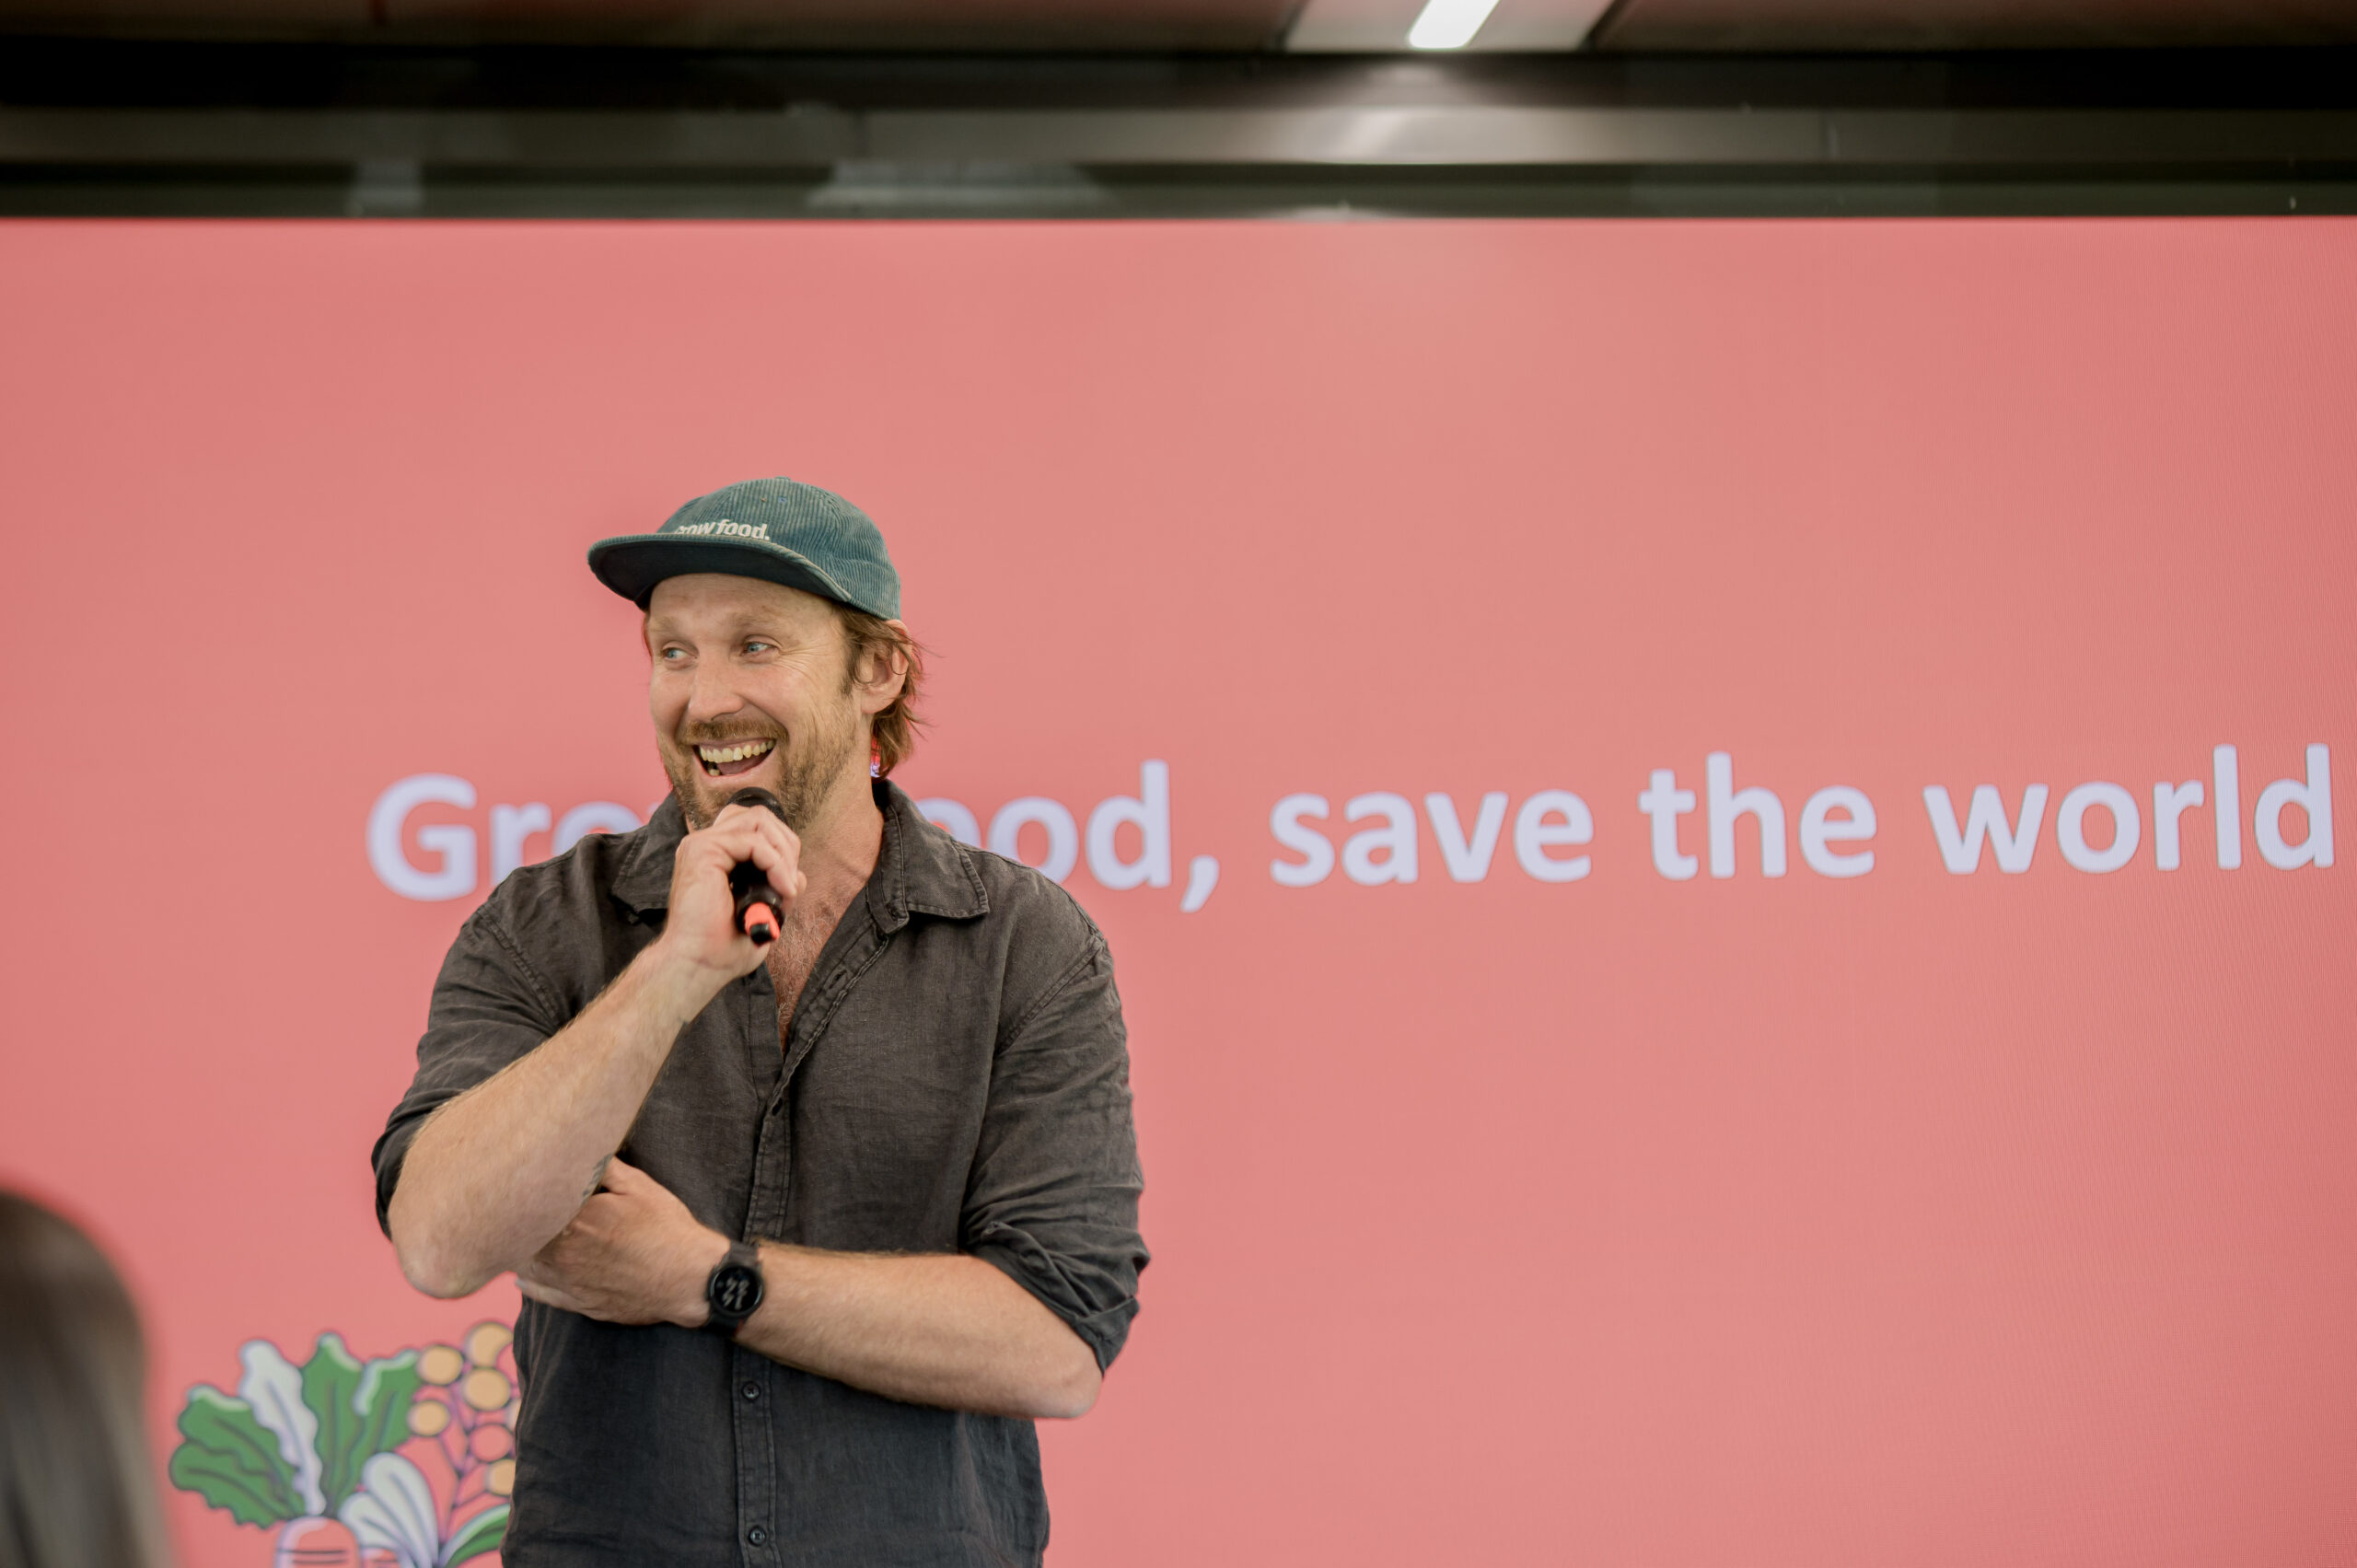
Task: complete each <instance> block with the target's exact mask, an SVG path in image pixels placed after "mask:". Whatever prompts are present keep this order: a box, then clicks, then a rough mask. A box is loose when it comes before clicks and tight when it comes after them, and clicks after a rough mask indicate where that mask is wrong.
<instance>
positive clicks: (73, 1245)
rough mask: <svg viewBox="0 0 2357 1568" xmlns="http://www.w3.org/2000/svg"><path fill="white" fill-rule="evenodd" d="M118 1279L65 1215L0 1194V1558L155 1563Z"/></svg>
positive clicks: (101, 1564) (25, 1565)
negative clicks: (60, 1216) (61, 1215)
mask: <svg viewBox="0 0 2357 1568" xmlns="http://www.w3.org/2000/svg"><path fill="white" fill-rule="evenodd" d="M145 1378H146V1353H145V1348H144V1346H143V1344H142V1342H141V1340H140V1334H139V1317H138V1314H137V1313H136V1312H135V1311H134V1310H133V1308H132V1305H131V1296H130V1294H129V1293H128V1292H126V1291H125V1290H124V1289H123V1288H122V1280H121V1279H120V1278H118V1277H117V1276H116V1274H115V1272H114V1268H113V1266H112V1265H111V1264H110V1263H109V1262H108V1261H107V1260H106V1255H105V1254H104V1253H102V1252H100V1251H99V1249H98V1248H97V1247H96V1246H95V1245H94V1244H93V1243H92V1242H91V1240H90V1238H89V1237H87V1236H84V1235H83V1234H82V1233H81V1232H80V1231H79V1230H77V1229H75V1227H74V1225H71V1224H69V1223H68V1222H66V1221H65V1220H63V1219H60V1218H59V1217H58V1216H57V1215H55V1214H52V1213H50V1212H49V1211H48V1210H47V1209H44V1208H42V1207H41V1205H40V1204H38V1203H35V1202H31V1201H30V1200H29V1199H26V1198H21V1197H18V1196H17V1195H16V1194H15V1193H13V1192H8V1191H0V1568H68V1565H69V1564H70V1565H72V1568H160V1565H161V1564H162V1563H164V1562H165V1561H166V1557H165V1554H164V1551H163V1529H162V1526H161V1524H160V1521H159V1517H158V1513H157V1504H156V1493H155V1480H154V1476H153V1473H152V1472H151V1471H150V1469H149V1468H148V1459H147V1438H146V1434H145V1425H144V1420H143V1411H142V1402H141V1389H142V1388H143V1386H144V1384H145Z"/></svg>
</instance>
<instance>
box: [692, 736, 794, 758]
mask: <svg viewBox="0 0 2357 1568" xmlns="http://www.w3.org/2000/svg"><path fill="white" fill-rule="evenodd" d="M776 744H777V743H776V742H775V741H773V740H746V741H740V742H738V743H737V744H736V745H734V746H699V747H697V748H696V755H697V756H699V757H701V758H702V759H703V760H704V761H707V762H741V761H745V760H746V759H747V758H749V757H759V756H761V754H762V753H763V752H765V751H767V750H769V749H770V748H771V747H772V746H774V745H776Z"/></svg>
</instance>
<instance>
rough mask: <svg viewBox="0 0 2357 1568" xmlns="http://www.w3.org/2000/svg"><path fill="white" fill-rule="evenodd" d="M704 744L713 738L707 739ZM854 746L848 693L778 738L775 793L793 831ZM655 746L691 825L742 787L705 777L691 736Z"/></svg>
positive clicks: (808, 817)
mask: <svg viewBox="0 0 2357 1568" xmlns="http://www.w3.org/2000/svg"><path fill="white" fill-rule="evenodd" d="M732 738H734V739H740V740H741V739H745V738H747V737H743V736H737V737H732ZM705 744H707V745H711V744H714V740H713V739H711V738H707V739H706V741H705ZM858 745H859V720H858V717H857V704H855V703H852V702H851V701H850V700H849V694H848V693H846V694H845V700H844V701H843V702H842V703H837V704H835V705H833V706H832V707H831V708H830V710H829V711H827V712H826V713H824V714H820V715H818V716H817V717H815V718H814V720H813V722H812V723H810V724H808V725H806V726H803V732H802V736H801V738H800V739H799V740H798V741H795V744H794V745H793V746H792V747H791V748H790V749H789V748H788V746H787V744H786V742H785V741H784V740H781V741H780V742H779V743H778V748H777V752H776V753H775V754H776V755H777V756H779V757H780V759H781V761H779V763H778V782H777V798H778V803H779V804H780V805H782V806H784V807H785V825H786V826H787V827H789V828H791V829H793V830H795V832H797V833H800V832H805V831H807V830H808V829H809V826H810V824H811V822H812V821H813V820H815V819H817V817H818V815H819V807H820V806H821V805H823V804H824V803H825V801H826V798H827V792H828V791H830V790H831V789H833V788H834V787H835V784H836V783H837V781H839V780H840V779H841V778H842V775H843V771H844V770H845V769H846V768H847V767H849V766H850V764H851V759H852V755H853V752H854V751H855V750H856V749H857V748H858ZM656 749H657V751H659V752H660V753H661V756H662V760H663V772H665V773H667V774H668V775H669V776H670V780H671V789H672V792H673V793H674V794H676V795H677V796H679V807H680V808H681V809H682V810H684V811H685V812H686V813H687V817H688V826H689V827H690V828H691V829H703V828H709V827H711V826H712V819H714V817H717V816H718V815H720V808H721V807H724V806H726V805H727V804H728V797H729V796H732V795H734V794H736V793H737V791H738V790H740V789H742V788H744V787H745V785H744V784H743V783H741V782H739V781H738V780H736V779H715V778H711V777H708V776H706V775H705V773H704V771H703V764H702V762H700V761H697V760H696V743H695V742H693V741H690V742H688V743H687V744H686V745H684V746H680V745H677V744H676V743H675V744H674V745H670V746H663V747H658V748H656ZM754 771H755V772H759V771H760V770H758V769H756V770H754Z"/></svg>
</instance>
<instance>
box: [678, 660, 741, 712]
mask: <svg viewBox="0 0 2357 1568" xmlns="http://www.w3.org/2000/svg"><path fill="white" fill-rule="evenodd" d="M744 705H745V700H744V698H742V697H740V696H738V695H737V689H736V687H735V686H734V685H733V684H731V683H730V681H729V679H728V671H727V670H726V668H721V667H720V666H718V665H717V664H715V663H713V662H709V661H708V662H706V663H703V664H701V665H698V666H697V667H696V676H695V684H694V685H693V686H692V687H691V688H690V689H689V691H688V719H689V722H690V723H702V722H704V721H706V720H710V719H715V718H721V717H725V716H726V715H727V714H733V713H735V712H736V711H737V709H739V708H741V707H743V706H744Z"/></svg>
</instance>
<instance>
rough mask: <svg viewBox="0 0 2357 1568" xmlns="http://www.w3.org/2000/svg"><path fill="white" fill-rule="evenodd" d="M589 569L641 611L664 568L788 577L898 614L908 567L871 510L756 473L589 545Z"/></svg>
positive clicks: (859, 606)
mask: <svg viewBox="0 0 2357 1568" xmlns="http://www.w3.org/2000/svg"><path fill="white" fill-rule="evenodd" d="M589 570H591V571H592V572H595V573H597V574H598V581H599V582H601V583H603V584H605V585H606V586H607V587H610V588H611V589H613V590H614V592H616V593H618V594H620V595H621V596H622V598H626V599H629V600H630V601H631V602H632V603H633V604H635V605H637V606H638V607H639V608H640V609H642V610H643V609H644V608H645V607H646V600H647V596H648V595H650V594H652V593H654V591H655V585H656V584H657V583H659V582H661V581H662V580H663V579H664V578H666V577H679V576H685V575H687V574H689V573H691V572H726V573H728V574H730V575H734V576H738V577H759V578H761V579H762V580H763V581H764V582H771V583H783V584H784V585H785V586H786V587H789V588H800V589H802V590H803V591H805V592H806V593H814V594H817V595H819V597H820V598H830V599H833V600H835V601H836V602H837V603H839V604H847V605H849V606H851V607H852V608H853V610H865V611H867V613H868V614H870V615H880V616H882V617H883V618H884V619H885V620H887V621H892V620H896V619H898V618H899V616H900V573H899V572H897V571H895V570H894V569H893V566H892V552H890V551H888V550H887V549H885V548H884V536H883V535H882V534H881V533H879V532H877V528H876V525H875V524H874V523H872V522H870V521H868V518H867V514H866V513H865V512H863V511H861V510H860V509H859V508H858V507H856V506H854V505H852V504H851V503H850V502H848V501H846V500H844V499H843V498H842V496H840V495H837V494H835V493H834V492H832V491H830V490H821V489H819V487H818V486H817V485H815V484H804V483H803V482H800V481H799V480H792V479H749V480H747V481H745V482H743V483H742V484H732V485H729V486H728V487H726V489H723V490H715V491H714V492H713V493H712V494H709V495H699V496H697V497H696V498H695V499H694V500H692V501H691V502H689V503H688V504H687V505H684V506H682V507H680V508H679V510H678V511H676V512H674V513H672V514H671V516H670V517H668V519H667V520H666V521H665V522H664V524H663V526H662V527H661V528H657V529H656V530H655V531H654V532H653V533H634V534H623V535H621V536H620V537H619V538H615V539H601V540H598V542H597V543H595V544H593V545H591V546H590V547H589Z"/></svg>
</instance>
